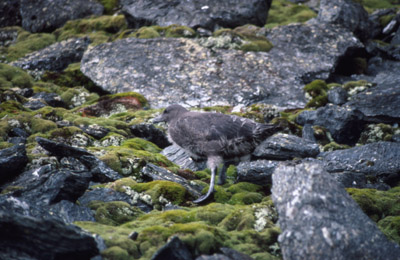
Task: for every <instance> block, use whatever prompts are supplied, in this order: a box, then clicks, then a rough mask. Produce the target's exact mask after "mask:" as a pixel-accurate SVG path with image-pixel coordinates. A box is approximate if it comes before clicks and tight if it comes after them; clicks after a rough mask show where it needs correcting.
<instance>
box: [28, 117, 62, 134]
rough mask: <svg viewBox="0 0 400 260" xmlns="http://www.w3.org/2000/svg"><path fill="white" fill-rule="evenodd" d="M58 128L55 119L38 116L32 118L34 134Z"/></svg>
mask: <svg viewBox="0 0 400 260" xmlns="http://www.w3.org/2000/svg"><path fill="white" fill-rule="evenodd" d="M56 128H57V124H56V123H54V122H53V121H50V120H46V119H41V118H36V117H34V118H32V121H31V130H32V134H36V133H46V132H48V131H51V130H53V129H56Z"/></svg>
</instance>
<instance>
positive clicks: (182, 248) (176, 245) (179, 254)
mask: <svg viewBox="0 0 400 260" xmlns="http://www.w3.org/2000/svg"><path fill="white" fill-rule="evenodd" d="M192 259H193V257H192V254H191V253H190V251H189V249H188V248H187V246H186V245H185V244H184V243H183V242H182V241H181V240H180V239H179V237H177V236H173V237H172V238H171V239H170V240H169V241H168V242H167V243H166V244H165V245H164V246H163V247H161V248H160V249H159V250H158V251H157V252H156V253H155V254H154V255H153V256H152V257H151V260H192Z"/></svg>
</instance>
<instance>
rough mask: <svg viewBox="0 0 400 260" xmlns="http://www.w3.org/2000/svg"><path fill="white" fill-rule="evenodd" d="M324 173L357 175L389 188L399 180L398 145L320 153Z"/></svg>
mask: <svg viewBox="0 0 400 260" xmlns="http://www.w3.org/2000/svg"><path fill="white" fill-rule="evenodd" d="M319 157H320V158H321V159H322V160H323V165H324V168H325V170H326V171H328V172H329V173H332V174H342V173H349V172H351V173H355V174H356V177H355V181H357V179H358V177H357V175H359V173H362V174H364V175H365V176H366V177H369V178H368V179H375V180H376V182H377V183H386V184H388V185H390V186H393V185H395V184H396V182H397V181H398V180H400V174H399V173H400V161H399V160H398V158H400V143H396V142H377V143H371V144H366V145H363V146H357V147H353V148H350V149H345V150H336V151H333V152H326V153H321V154H320V156H319Z"/></svg>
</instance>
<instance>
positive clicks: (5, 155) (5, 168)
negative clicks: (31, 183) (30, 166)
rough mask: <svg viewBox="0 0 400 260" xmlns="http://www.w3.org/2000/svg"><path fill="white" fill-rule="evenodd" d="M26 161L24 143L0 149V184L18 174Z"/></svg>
mask: <svg viewBox="0 0 400 260" xmlns="http://www.w3.org/2000/svg"><path fill="white" fill-rule="evenodd" d="M27 163H28V157H27V156H26V150H25V145H24V144H16V145H14V146H12V147H10V148H6V149H3V150H0V184H2V183H4V182H5V181H7V180H10V179H12V178H14V177H16V176H18V175H19V174H20V173H21V171H22V170H23V169H24V167H25V165H26V164H27Z"/></svg>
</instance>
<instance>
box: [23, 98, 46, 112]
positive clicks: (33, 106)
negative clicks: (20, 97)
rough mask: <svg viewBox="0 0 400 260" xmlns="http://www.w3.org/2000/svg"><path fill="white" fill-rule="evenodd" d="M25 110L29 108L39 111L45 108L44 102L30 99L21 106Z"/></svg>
mask: <svg viewBox="0 0 400 260" xmlns="http://www.w3.org/2000/svg"><path fill="white" fill-rule="evenodd" d="M23 106H24V107H25V108H29V109H30V110H38V109H41V108H42V107H45V106H47V104H46V102H44V101H42V100H38V99H32V100H29V101H28V102H26V103H24V105H23Z"/></svg>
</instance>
